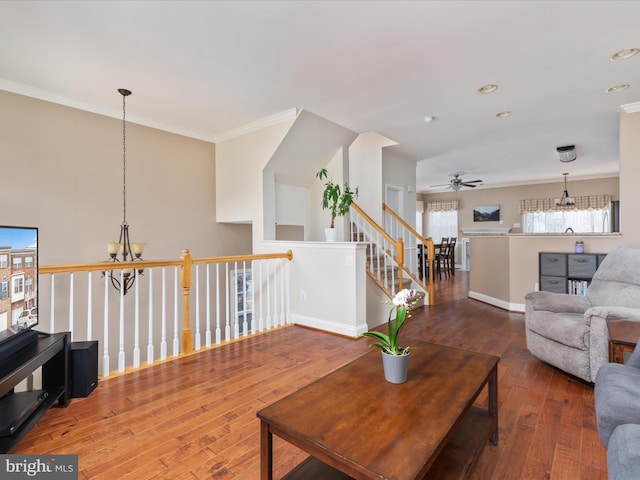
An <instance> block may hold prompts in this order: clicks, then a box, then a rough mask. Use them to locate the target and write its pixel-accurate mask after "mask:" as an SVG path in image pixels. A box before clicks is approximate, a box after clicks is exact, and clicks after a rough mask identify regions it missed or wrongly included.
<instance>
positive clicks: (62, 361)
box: [0, 333, 71, 453]
mask: <svg viewBox="0 0 640 480" xmlns="http://www.w3.org/2000/svg"><path fill="white" fill-rule="evenodd" d="M70 345H71V343H70V336H69V333H53V334H42V335H38V338H37V340H36V341H35V342H33V343H32V344H29V345H28V346H26V347H24V348H22V349H21V350H18V351H17V352H15V353H13V354H11V355H10V356H9V357H8V358H6V359H4V360H2V361H1V362H0V418H1V419H2V424H3V425H7V424H12V422H13V420H17V419H14V418H11V417H10V416H11V415H13V414H14V413H13V412H16V411H26V412H28V414H27V415H24V418H20V419H19V420H20V421H19V422H16V424H15V425H16V426H15V431H13V432H12V433H11V434H10V435H5V436H2V437H0V453H8V452H10V451H11V450H12V449H13V447H14V446H15V445H16V444H17V443H18V442H19V441H20V440H21V439H22V437H24V436H25V435H26V433H27V432H28V431H29V430H30V429H31V427H33V426H34V425H35V424H36V423H37V422H38V420H39V419H40V417H42V415H44V414H45V412H46V411H47V410H48V409H49V407H51V406H52V405H53V404H54V403H55V402H56V401H57V402H58V404H59V405H60V406H62V407H66V406H67V405H68V404H69V400H70V398H71V397H70V389H69V386H70V385H69V351H70ZM40 367H42V389H41V390H38V392H39V393H40V394H41V395H40V396H41V397H43V398H42V399H41V400H39V401H38V402H37V407H34V408H30V407H31V406H32V405H33V404H34V403H33V395H29V394H28V393H29V392H15V391H14V387H15V386H16V385H18V384H19V383H20V382H21V381H22V380H24V379H25V378H27V377H29V375H31V374H32V373H33V372H34V371H35V370H37V369H38V368H40ZM4 402H6V404H5V405H4V406H3V403H4ZM21 403H24V405H22V404H21ZM27 403H29V405H27ZM9 405H11V408H8V406H9Z"/></svg>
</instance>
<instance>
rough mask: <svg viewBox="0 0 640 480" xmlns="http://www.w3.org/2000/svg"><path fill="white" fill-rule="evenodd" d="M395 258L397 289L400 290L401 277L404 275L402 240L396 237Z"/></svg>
mask: <svg viewBox="0 0 640 480" xmlns="http://www.w3.org/2000/svg"><path fill="white" fill-rule="evenodd" d="M396 258H397V261H398V277H399V278H398V281H399V282H400V283H398V291H400V290H402V289H403V288H404V287H403V286H402V279H403V277H404V241H403V240H402V238H399V239H398V243H397V245H396Z"/></svg>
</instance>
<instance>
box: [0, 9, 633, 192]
mask: <svg viewBox="0 0 640 480" xmlns="http://www.w3.org/2000/svg"><path fill="white" fill-rule="evenodd" d="M639 18H640V2H635V1H630V2H620V1H511V2H509V1H475V0H474V1H461V2H457V1H442V2H440V1H423V2H419V1H409V2H405V1H388V2H387V1H376V2H368V1H342V2H334V1H288V2H283V1H278V2H275V1H256V2H252V1H228V2H227V1H215V2H213V1H211V2H208V1H140V2H137V1H136V2H134V1H128V2H119V1H87V2H78V1H64V2H62V1H49V0H47V1H30V2H23V1H7V0H5V1H2V2H0V40H1V41H0V89H3V90H7V91H12V92H16V93H20V94H25V95H30V96H33V97H37V98H42V99H45V100H50V101H54V102H58V103H61V104H65V105H70V106H74V107H78V108H83V109H86V110H89V111H94V112H98V113H101V114H106V115H111V116H114V117H121V115H122V113H121V112H122V110H121V106H122V103H121V97H120V95H119V94H118V93H117V91H116V90H117V88H120V87H124V88H128V89H130V90H132V91H133V95H132V96H131V97H129V98H128V99H127V119H128V120H129V121H132V122H136V123H141V124H145V125H149V126H153V127H157V128H161V129H165V130H168V131H172V132H176V133H180V134H185V135H189V136H192V137H195V138H200V139H205V140H210V141H215V140H216V138H218V139H219V138H221V136H223V135H224V134H225V132H229V131H230V130H233V129H236V128H239V127H242V126H245V125H247V124H249V123H252V122H256V121H259V120H261V119H264V118H266V117H269V116H272V115H276V114H279V113H280V112H285V111H290V110H291V109H292V108H297V109H304V110H308V111H310V112H313V113H314V114H316V115H319V116H321V117H324V118H326V119H328V120H331V121H332V122H335V123H337V124H339V125H342V126H344V127H346V128H348V129H350V130H353V131H354V132H358V133H362V132H367V131H375V132H378V133H380V134H381V135H384V136H385V137H387V138H389V139H391V140H393V141H395V142H397V143H398V145H397V146H393V147H388V148H390V149H393V150H394V151H395V152H396V153H397V154H399V155H403V156H405V157H407V158H410V159H413V160H415V161H416V162H418V167H417V186H416V190H417V191H418V192H424V191H429V190H434V189H433V188H430V185H434V184H442V183H447V182H448V181H449V179H450V177H449V176H448V174H451V173H455V172H465V174H464V175H463V176H462V178H463V180H475V179H482V180H483V181H484V185H483V186H481V187H478V188H489V187H495V186H502V185H515V184H522V183H536V182H546V181H562V173H564V172H569V173H570V175H571V176H570V179H577V178H597V177H606V176H615V175H618V169H619V167H618V111H619V109H620V106H621V105H628V104H636V103H637V102H640V55H636V56H635V57H632V58H630V59H627V60H621V61H615V62H614V61H611V60H610V57H611V55H612V54H614V53H615V52H617V51H620V50H623V49H629V48H640V27H639V26H638V19H639ZM487 84H496V85H498V87H499V88H498V90H497V91H496V92H494V93H491V94H486V95H482V94H480V93H479V92H478V89H479V88H480V87H481V86H483V85H487ZM619 84H629V85H630V88H628V89H627V90H624V91H621V92H618V93H609V94H607V93H605V89H607V88H608V87H611V86H615V85H619ZM502 111H511V112H513V113H512V115H511V116H509V117H506V118H498V117H496V113H498V112H502ZM425 116H434V117H435V120H434V121H432V122H430V123H426V122H425V121H424V118H425ZM567 144H575V145H576V150H577V156H578V158H577V160H576V161H574V162H572V163H561V162H559V161H558V158H557V156H556V152H555V149H556V147H558V146H562V145H567ZM435 190H436V191H440V190H442V187H439V188H437V189H435Z"/></svg>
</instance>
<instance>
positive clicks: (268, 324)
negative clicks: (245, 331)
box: [265, 260, 272, 329]
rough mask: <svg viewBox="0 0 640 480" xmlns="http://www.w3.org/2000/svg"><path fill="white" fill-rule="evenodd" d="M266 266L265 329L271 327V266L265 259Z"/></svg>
mask: <svg viewBox="0 0 640 480" xmlns="http://www.w3.org/2000/svg"><path fill="white" fill-rule="evenodd" d="M265 265H266V266H267V329H269V328H271V327H272V325H271V281H270V280H271V266H270V265H269V261H268V260H267V261H265Z"/></svg>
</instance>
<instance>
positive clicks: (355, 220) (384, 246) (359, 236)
mask: <svg viewBox="0 0 640 480" xmlns="http://www.w3.org/2000/svg"><path fill="white" fill-rule="evenodd" d="M383 209H384V211H385V215H390V216H391V218H393V222H391V224H392V225H393V227H394V230H395V231H396V232H401V235H400V236H399V238H398V239H397V240H395V239H394V238H393V237H392V236H391V235H390V234H389V233H387V232H386V231H385V230H384V229H383V228H382V227H380V225H378V224H377V223H376V222H375V221H374V220H373V219H371V217H369V216H368V215H367V214H366V213H365V212H364V211H363V210H362V209H361V208H360V207H359V206H358V205H357V204H355V203H354V204H353V205H352V206H351V210H350V212H351V213H350V215H351V218H350V226H351V239H352V240H353V241H356V242H362V243H366V244H367V249H366V255H367V275H368V276H369V278H371V280H373V281H374V282H375V284H376V285H377V286H378V287H379V288H380V289H382V290H383V291H384V293H385V294H386V295H387V296H388V297H389V298H393V297H394V296H395V295H396V293H397V292H398V291H400V290H402V289H403V288H411V289H415V290H417V291H418V294H419V296H420V300H419V301H418V302H417V304H416V305H417V306H419V305H422V304H424V303H426V304H428V305H433V303H434V301H435V298H434V297H435V295H434V288H433V259H434V248H433V241H432V240H431V239H424V238H422V237H421V236H420V235H419V234H418V233H417V232H416V231H415V230H413V229H412V228H411V227H410V226H409V225H407V224H406V222H404V221H403V220H402V219H401V218H400V217H399V216H398V215H397V214H395V212H393V211H391V210H390V209H389V208H388V207H387V206H386V205H383ZM387 223H389V222H387ZM405 239H407V241H405ZM407 244H408V246H409V248H408V250H407V249H406V246H407ZM417 245H420V248H421V249H422V251H423V252H427V255H426V257H424V256H423V258H425V259H428V261H424V262H423V265H422V266H420V265H419V262H418V255H417V250H418V247H417ZM407 254H409V255H411V256H410V257H409V262H405V258H406V256H407ZM421 267H422V268H421ZM422 272H428V273H429V274H428V275H426V276H423V275H421V273H422Z"/></svg>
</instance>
